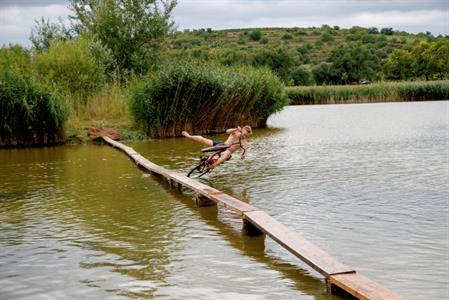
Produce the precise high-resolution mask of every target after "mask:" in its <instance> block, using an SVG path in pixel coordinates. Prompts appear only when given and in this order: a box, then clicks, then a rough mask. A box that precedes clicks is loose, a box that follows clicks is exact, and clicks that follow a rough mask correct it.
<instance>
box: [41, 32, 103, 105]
mask: <svg viewBox="0 0 449 300" xmlns="http://www.w3.org/2000/svg"><path fill="white" fill-rule="evenodd" d="M34 66H35V70H36V73H37V76H38V78H41V79H42V80H43V81H44V82H46V83H47V84H54V85H57V86H58V87H60V88H63V89H64V90H65V91H67V92H69V93H70V94H73V95H79V96H80V97H81V98H83V99H84V98H86V97H87V95H89V94H90V93H91V92H92V91H94V90H96V89H97V88H99V87H100V86H101V85H102V84H103V83H104V81H105V66H104V65H103V64H102V63H100V62H99V61H98V59H96V58H95V57H94V55H93V53H92V51H91V49H90V43H89V41H88V40H87V39H85V38H78V39H76V40H71V41H67V42H64V41H59V40H55V41H54V42H53V44H52V45H51V46H50V49H48V51H46V52H42V53H40V54H37V55H36V57H35V59H34Z"/></svg>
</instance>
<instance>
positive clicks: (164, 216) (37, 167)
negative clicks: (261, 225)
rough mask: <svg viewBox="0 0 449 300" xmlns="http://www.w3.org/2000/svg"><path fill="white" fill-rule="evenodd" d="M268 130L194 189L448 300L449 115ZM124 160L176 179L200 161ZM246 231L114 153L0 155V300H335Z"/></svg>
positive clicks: (178, 151)
mask: <svg viewBox="0 0 449 300" xmlns="http://www.w3.org/2000/svg"><path fill="white" fill-rule="evenodd" d="M268 125H269V128H267V129H259V130H256V131H255V134H254V135H253V137H252V139H251V141H250V150H249V153H248V158H247V160H245V161H239V160H238V159H237V156H238V155H237V156H236V157H235V158H234V159H232V160H230V161H229V162H226V163H225V164H224V165H223V166H221V167H220V168H218V169H217V170H215V171H214V172H213V173H212V174H210V175H209V176H208V177H206V178H204V179H202V181H203V182H204V183H206V184H209V185H211V186H213V187H215V188H218V189H220V190H223V191H225V192H227V193H229V194H232V195H234V196H235V197H237V198H239V199H242V200H243V201H246V202H249V203H251V204H252V205H254V206H256V207H259V208H261V209H263V210H265V211H266V212H268V213H269V214H270V215H272V216H274V217H275V218H277V219H278V220H280V221H281V222H283V223H284V224H286V225H288V226H289V227H291V228H293V229H294V230H295V231H297V232H298V233H300V234H302V235H303V236H305V237H306V238H308V239H309V240H311V241H313V242H314V243H316V244H317V245H319V246H320V247H322V248H323V249H324V250H326V251H328V252H329V253H330V254H331V255H333V256H335V257H336V258H337V259H338V260H340V261H342V262H343V263H345V264H347V265H349V266H351V267H353V268H355V269H356V270H358V271H359V272H361V273H362V274H364V275H366V276H368V277H369V278H370V279H372V280H374V281H376V282H378V283H381V284H382V285H384V286H386V287H388V288H390V289H392V290H394V291H396V292H398V293H400V294H402V295H403V296H405V297H406V298H408V299H448V298H449V279H448V278H449V229H448V228H449V184H448V178H449V101H440V102H416V103H415V102H412V103H410V102H409V103H382V104H357V105H329V106H291V107H287V108H286V109H285V110H284V111H282V112H281V113H279V114H277V115H274V116H272V117H271V118H270V119H269V122H268ZM212 138H214V139H224V138H225V136H224V135H217V136H212ZM130 146H132V147H133V148H134V149H135V150H136V151H138V152H140V153H141V154H142V155H144V156H145V157H147V158H148V159H150V160H151V161H153V162H155V163H158V164H160V165H162V166H164V167H167V168H170V169H177V170H180V171H181V172H186V171H187V170H188V169H189V167H191V166H192V165H194V164H195V163H196V162H197V157H198V156H199V155H200V152H199V150H200V149H201V148H202V146H201V145H198V144H196V143H195V142H193V141H190V140H187V139H184V138H176V139H168V140H152V141H147V142H134V143H130ZM241 229H242V224H241V220H240V219H239V218H238V217H236V216H235V215H233V214H232V213H229V212H228V211H226V210H225V209H222V208H219V209H218V210H217V209H216V208H215V207H202V208H198V207H196V206H195V204H194V202H193V201H192V193H190V192H188V191H184V192H183V193H182V194H181V193H179V192H177V191H176V190H172V189H170V188H169V187H168V185H167V184H166V183H165V182H164V181H162V180H160V179H158V178H157V177H153V176H151V175H148V174H146V173H145V172H143V171H142V170H140V169H139V168H137V167H136V166H135V165H134V164H133V163H132V162H131V161H130V159H128V158H127V157H126V156H125V155H124V154H123V153H121V152H119V151H117V150H115V149H113V148H111V147H108V146H99V145H76V146H59V147H47V148H38V149H12V150H0V299H106V298H107V299H132V298H139V299H141V298H143V299H152V298H157V299H337V297H331V296H329V295H328V294H327V293H326V289H325V285H324V280H323V278H322V277H321V276H320V275H319V274H317V273H316V272H315V271H313V270H312V269H310V268H309V267H308V266H307V265H305V264H303V263H302V262H301V261H300V260H298V259H297V258H296V257H294V256H293V255H291V254H290V253H289V252H287V251H286V250H284V249H283V248H282V247H280V246H279V245H277V244H276V243H275V242H273V241H272V240H271V239H270V238H268V237H267V238H265V239H263V237H256V238H254V237H253V238H250V237H246V236H245V235H243V233H242V231H241Z"/></svg>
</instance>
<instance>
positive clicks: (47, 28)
mask: <svg viewBox="0 0 449 300" xmlns="http://www.w3.org/2000/svg"><path fill="white" fill-rule="evenodd" d="M35 23H36V24H35V26H34V28H33V29H32V30H31V35H30V41H31V43H32V44H33V48H34V49H35V50H36V51H37V52H42V51H45V50H48V48H50V43H51V42H52V41H53V40H55V39H59V40H64V41H65V40H69V39H72V38H73V37H74V35H75V33H74V32H73V30H72V29H70V28H68V27H66V26H65V25H64V23H63V22H62V19H59V23H53V22H50V20H49V19H45V18H44V17H42V18H41V19H40V20H39V21H37V20H35Z"/></svg>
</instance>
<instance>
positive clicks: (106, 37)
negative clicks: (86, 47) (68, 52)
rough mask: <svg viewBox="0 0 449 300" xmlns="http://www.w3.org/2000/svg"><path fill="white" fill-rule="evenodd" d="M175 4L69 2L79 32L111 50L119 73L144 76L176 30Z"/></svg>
mask: <svg viewBox="0 0 449 300" xmlns="http://www.w3.org/2000/svg"><path fill="white" fill-rule="evenodd" d="M175 5H176V0H70V7H71V9H72V11H73V12H74V14H75V15H74V16H72V19H73V20H75V21H76V24H75V29H76V30H77V31H78V32H88V33H89V34H91V35H92V36H93V37H94V38H95V39H97V40H99V41H100V42H101V43H102V44H103V45H104V46H105V47H106V48H108V49H109V50H110V51H111V53H112V56H113V58H114V61H115V64H116V67H117V68H118V70H119V71H134V72H137V73H145V72H146V71H148V69H149V68H150V67H151V66H152V65H153V64H154V63H155V61H156V57H157V53H158V50H159V48H160V46H161V44H162V42H163V40H164V38H165V37H166V36H167V34H168V33H169V32H171V31H172V30H173V22H171V20H170V16H171V13H172V11H173V9H174V7H175Z"/></svg>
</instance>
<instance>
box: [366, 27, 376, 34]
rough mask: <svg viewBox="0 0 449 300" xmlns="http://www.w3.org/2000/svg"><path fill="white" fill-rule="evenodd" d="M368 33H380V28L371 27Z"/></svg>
mask: <svg viewBox="0 0 449 300" xmlns="http://www.w3.org/2000/svg"><path fill="white" fill-rule="evenodd" d="M368 33H369V34H379V29H377V27H370V28H368Z"/></svg>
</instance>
